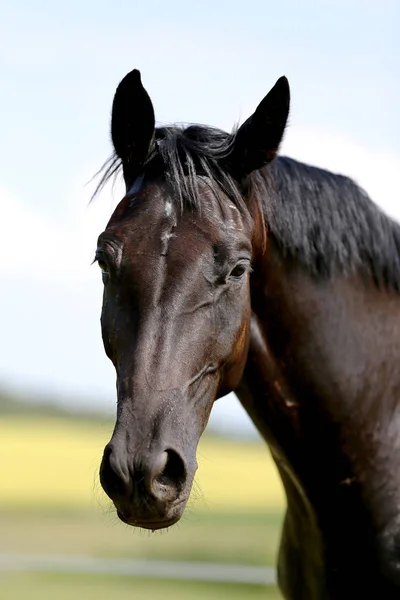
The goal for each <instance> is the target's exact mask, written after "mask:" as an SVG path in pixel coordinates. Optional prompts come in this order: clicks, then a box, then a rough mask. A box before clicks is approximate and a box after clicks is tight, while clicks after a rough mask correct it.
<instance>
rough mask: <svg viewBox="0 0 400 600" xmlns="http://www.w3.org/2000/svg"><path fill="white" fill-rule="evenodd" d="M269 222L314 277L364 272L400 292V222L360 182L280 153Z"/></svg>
mask: <svg viewBox="0 0 400 600" xmlns="http://www.w3.org/2000/svg"><path fill="white" fill-rule="evenodd" d="M270 168H271V172H272V180H273V187H272V189H271V187H270V188H269V193H268V194H267V198H266V199H265V201H264V212H265V220H266V222H267V224H268V227H269V228H270V231H271V233H272V235H273V237H274V239H275V241H276V243H277V245H278V247H279V248H280V250H281V252H282V253H283V254H284V255H285V254H286V255H290V256H292V257H294V258H297V259H299V260H300V261H301V262H302V264H303V265H305V266H306V268H307V269H308V270H310V271H311V272H312V273H313V274H314V275H317V276H318V275H319V276H327V277H329V276H332V275H333V274H334V273H335V272H336V273H337V272H341V273H345V274H347V273H352V272H353V273H354V272H355V271H361V272H363V273H364V274H366V275H369V276H370V277H372V279H373V281H374V282H375V284H376V285H378V287H389V288H392V289H395V290H397V291H400V226H399V225H398V224H397V223H396V222H395V221H392V220H391V219H390V218H389V217H388V216H387V215H386V214H385V213H384V212H383V211H382V210H381V209H380V208H379V207H378V206H377V205H376V204H374V202H373V201H372V200H371V199H370V198H369V197H368V195H367V194H366V192H364V190H362V189H361V188H360V187H359V186H358V185H357V184H356V183H354V181H352V180H351V179H349V178H348V177H344V176H342V175H336V174H333V173H330V172H328V171H325V170H323V169H319V168H317V167H311V166H309V165H306V164H304V163H300V162H297V161H295V160H292V159H290V158H286V157H279V158H277V159H276V160H275V161H274V163H273V164H272V165H271V167H270Z"/></svg>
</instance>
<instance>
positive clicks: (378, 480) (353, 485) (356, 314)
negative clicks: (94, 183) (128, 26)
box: [96, 71, 400, 600]
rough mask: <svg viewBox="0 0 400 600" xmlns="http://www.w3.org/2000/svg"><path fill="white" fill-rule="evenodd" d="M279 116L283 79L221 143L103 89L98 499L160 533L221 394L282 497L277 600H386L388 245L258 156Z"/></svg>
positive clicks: (373, 210)
mask: <svg viewBox="0 0 400 600" xmlns="http://www.w3.org/2000/svg"><path fill="white" fill-rule="evenodd" d="M288 111H289V86H288V82H287V80H286V78H284V77H282V78H281V79H279V80H278V82H277V83H276V85H275V86H274V87H273V88H272V90H271V91H270V92H269V94H268V95H267V96H266V97H265V98H264V100H263V101H262V102H261V104H260V105H259V106H258V108H257V110H256V111H255V113H254V114H253V115H252V116H251V117H250V118H249V119H248V120H247V121H246V122H245V123H244V124H243V125H242V126H241V127H240V128H239V129H238V130H237V131H236V132H235V133H234V134H231V135H230V134H226V133H224V132H222V131H219V130H217V129H212V128H209V127H201V126H190V127H187V128H186V129H184V128H177V127H171V128H155V120H154V112H153V107H152V103H151V100H150V98H149V96H148V95H147V93H146V91H145V90H144V88H143V86H142V83H141V79H140V74H139V72H138V71H132V72H131V73H129V74H128V75H127V76H126V77H125V78H124V79H123V81H122V82H121V83H120V85H119V86H118V88H117V91H116V94H115V98H114V103H113V110H112V127H111V133H112V141H113V145H114V149H115V155H114V157H113V159H112V160H111V162H110V163H109V166H108V168H107V170H106V172H105V175H104V177H103V182H104V181H105V180H107V179H108V178H109V177H110V176H111V175H112V174H113V173H114V172H116V170H117V169H118V168H119V167H120V166H121V168H122V170H123V175H124V179H125V183H126V189H127V194H126V196H125V198H123V200H122V201H121V202H120V204H119V205H118V207H117V208H116V210H115V212H114V214H113V215H112V217H111V220H110V222H109V223H108V225H107V228H106V230H105V231H104V233H102V234H101V235H100V237H99V241H98V248H97V253H96V259H97V261H98V263H99V265H100V268H101V270H102V275H103V281H104V301H103V311H102V318H101V322H102V333H103V340H104V347H105V350H106V353H107V355H108V356H109V358H110V359H111V360H112V362H113V364H114V366H115V369H116V373H117V391H118V409H117V420H116V425H115V429H114V433H113V435H112V438H111V441H110V442H109V444H107V446H106V448H105V451H104V457H103V461H102V465H101V472H100V475H101V483H102V485H103V487H104V489H105V491H106V492H107V494H108V495H109V496H110V498H111V499H112V500H113V502H114V504H115V506H116V509H117V511H118V515H119V517H120V518H121V519H122V520H123V521H124V522H125V523H128V524H130V525H134V526H138V527H145V528H148V529H153V530H154V529H159V528H163V527H167V526H169V525H172V524H173V523H175V522H176V521H178V519H179V518H180V517H181V515H182V513H183V511H184V508H185V505H186V502H187V500H188V497H189V493H190V490H191V485H192V482H193V477H194V475H195V471H196V447H197V444H198V441H199V438H200V436H201V434H202V432H203V430H204V428H205V426H206V423H207V420H208V417H209V414H210V411H211V409H212V406H213V403H214V401H215V400H216V398H218V397H220V396H222V395H224V394H227V393H228V392H230V391H232V390H234V391H235V392H236V394H237V395H238V396H239V398H240V400H241V402H242V404H243V406H244V407H245V409H246V410H247V412H248V413H249V415H250V417H251V418H252V420H253V421H254V423H255V424H256V426H257V428H258V430H259V431H260V433H261V434H262V436H263V437H264V438H265V440H266V441H267V442H268V444H269V447H270V449H271V452H272V455H273V457H274V459H275V461H276V464H277V467H278V470H279V473H280V475H281V478H282V481H283V484H284V487H285V491H286V496H287V505H288V507H287V513H286V519H285V524H284V528H283V535H282V542H281V548H280V554H279V565H278V573H279V583H280V587H281V589H282V591H283V594H284V596H285V598H287V599H289V598H290V599H305V600H324V599H328V598H329V599H333V598H334V599H340V600H344V599H350V598H351V599H356V598H357V599H358V598H360V599H363V600H364V599H365V598H367V597H371V598H372V597H374V598H380V599H383V598H384V599H389V598H399V597H400V473H399V469H400V461H399V457H400V428H399V424H400V421H399V420H398V419H399V402H398V400H399V398H400V369H399V361H398V358H399V352H400V297H399V290H400V228H399V226H398V225H397V224H395V223H394V222H392V221H391V220H390V219H389V218H388V217H386V216H385V215H384V214H383V213H382V212H381V211H380V210H379V209H378V208H377V207H376V206H375V205H374V204H373V203H372V201H371V200H370V199H369V198H368V197H367V196H366V194H365V193H364V192H363V191H361V190H360V189H359V188H358V187H357V186H356V185H355V184H354V183H353V182H352V181H350V180H349V179H347V178H345V177H342V176H339V175H333V174H331V173H329V172H326V171H323V170H320V169H316V168H313V167H310V166H307V165H305V164H301V163H299V162H296V161H294V160H291V159H289V158H283V157H276V153H277V150H278V147H279V144H280V141H281V139H282V135H283V133H284V129H285V124H286V120H287V116H288ZM260 476H262V474H260ZM235 485H239V486H240V485H241V483H240V473H238V474H237V481H236V482H232V494H234V493H235ZM248 492H249V494H251V490H249V491H248Z"/></svg>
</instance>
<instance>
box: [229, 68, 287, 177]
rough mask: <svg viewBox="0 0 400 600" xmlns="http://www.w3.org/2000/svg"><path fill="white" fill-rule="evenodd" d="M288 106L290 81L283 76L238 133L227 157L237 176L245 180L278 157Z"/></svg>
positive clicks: (232, 170) (231, 168) (233, 172)
mask: <svg viewBox="0 0 400 600" xmlns="http://www.w3.org/2000/svg"><path fill="white" fill-rule="evenodd" d="M289 106H290V88H289V82H288V80H287V79H286V77H280V78H279V79H278V81H277V82H276V84H275V85H274V87H273V88H272V89H271V91H270V92H269V93H268V94H267V95H266V96H265V98H264V99H263V100H262V101H261V102H260V104H259V105H258V107H257V109H256V111H255V112H254V114H253V115H252V116H251V117H249V118H248V119H247V121H245V122H244V123H243V125H242V126H241V127H240V128H239V129H238V131H237V133H236V136H235V138H234V140H233V147H232V151H231V153H230V154H229V156H228V157H227V158H228V163H229V168H230V170H231V172H232V174H233V175H234V176H235V177H237V178H238V179H242V178H243V177H245V176H246V175H249V174H250V173H251V172H252V171H255V170H257V169H260V168H261V167H263V166H264V165H266V164H268V163H269V162H271V160H273V158H275V155H276V153H277V151H278V148H279V144H280V143H281V141H282V138H283V133H284V131H285V127H286V122H287V118H288V115H289Z"/></svg>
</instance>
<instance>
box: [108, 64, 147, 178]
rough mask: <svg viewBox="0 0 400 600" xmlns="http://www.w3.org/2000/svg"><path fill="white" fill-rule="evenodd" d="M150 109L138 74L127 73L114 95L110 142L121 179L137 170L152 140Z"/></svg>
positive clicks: (134, 71) (136, 71)
mask: <svg viewBox="0 0 400 600" xmlns="http://www.w3.org/2000/svg"><path fill="white" fill-rule="evenodd" d="M154 127H155V118H154V109H153V104H152V102H151V100H150V96H149V95H148V93H147V92H146V90H145V89H144V87H143V85H142V81H141V78H140V71H138V70H137V69H134V70H133V71H131V72H130V73H128V74H127V75H126V76H125V77H124V78H123V80H122V81H121V83H120V84H119V86H118V87H117V90H116V92H115V96H114V101H113V106H112V116H111V139H112V142H113V145H114V149H115V152H116V154H117V155H118V156H119V158H120V159H121V160H122V165H123V169H124V175H125V179H127V177H128V178H130V177H131V176H132V174H133V173H134V172H137V171H138V170H140V168H141V166H142V165H143V163H144V161H145V160H146V157H147V155H148V152H149V149H150V146H151V144H152V142H153V138H154Z"/></svg>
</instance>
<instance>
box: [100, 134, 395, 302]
mask: <svg viewBox="0 0 400 600" xmlns="http://www.w3.org/2000/svg"><path fill="white" fill-rule="evenodd" d="M234 140H235V132H233V133H232V134H228V133H226V132H224V131H221V130H220V129H217V128H213V127H205V126H201V125H190V126H188V127H186V128H184V127H177V126H174V127H159V128H157V129H156V132H155V140H154V144H153V145H152V147H151V149H150V151H149V154H148V157H147V159H146V161H145V163H144V167H143V173H142V174H144V175H145V176H146V174H149V175H151V174H153V175H157V174H160V173H162V174H163V176H164V177H165V179H166V180H167V182H168V183H169V184H170V185H171V188H172V191H173V194H172V196H173V198H174V199H175V201H176V202H177V203H178V205H179V208H180V209H182V210H183V208H184V207H185V206H189V207H191V208H194V209H196V210H199V211H201V194H200V193H199V189H198V182H199V178H201V179H202V180H203V181H204V182H205V183H207V185H209V187H210V188H211V190H212V191H213V192H214V193H215V196H216V198H217V199H221V201H223V200H222V198H223V196H222V195H221V191H222V192H224V194H225V195H226V196H228V198H229V200H230V201H231V202H233V203H234V205H235V206H236V207H237V208H238V209H239V210H240V211H241V213H242V214H246V213H247V210H249V211H250V214H252V215H253V216H255V213H256V212H258V213H261V221H262V222H265V224H266V227H267V229H268V236H269V238H272V239H273V241H274V242H275V244H276V246H277V248H278V250H279V252H280V253H281V254H282V255H283V256H284V257H291V258H293V259H295V260H298V261H299V262H300V263H301V264H302V265H303V267H305V268H306V269H307V271H308V272H310V273H311V274H312V275H313V276H315V277H317V278H329V277H332V276H333V275H334V274H335V273H343V274H350V273H354V272H357V271H358V272H360V271H361V272H363V273H364V274H366V275H367V276H369V277H370V278H372V280H373V281H374V283H375V285H377V286H378V287H388V288H390V289H394V290H396V291H400V226H399V225H398V224H397V223H396V222H394V221H393V220H391V219H390V218H389V217H388V216H387V215H386V214H385V213H384V212H383V211H382V210H380V208H379V207H378V206H377V205H376V204H375V203H374V202H373V201H372V200H371V199H370V198H369V196H368V195H367V194H366V192H365V191H364V190H362V189H361V188H360V187H359V186H358V185H357V184H356V183H355V182H354V181H352V180H351V179H350V178H348V177H344V176H342V175H337V174H333V173H331V172H329V171H326V170H324V169H320V168H317V167H312V166H309V165H307V164H304V163H301V162H298V161H296V160H293V159H290V158H288V157H283V156H278V157H277V158H275V159H274V160H273V161H272V163H270V165H269V166H267V167H266V168H264V169H262V170H261V171H259V172H257V173H254V174H252V175H250V176H249V177H248V178H247V181H246V194H245V197H246V202H245V201H244V195H243V190H242V189H241V186H240V185H239V184H238V183H237V181H236V180H235V179H234V177H232V175H230V173H229V171H228V170H227V169H226V168H224V165H225V163H224V158H225V157H227V156H228V155H229V152H230V150H231V148H232V146H233V143H234ZM121 169H122V164H121V161H120V159H119V158H118V157H117V156H115V155H113V156H112V157H111V158H110V159H109V161H107V162H106V163H105V165H104V166H103V167H102V169H101V170H100V171H99V173H103V174H102V177H101V180H100V183H99V185H98V186H97V189H96V191H95V194H94V195H96V194H97V193H98V192H99V191H100V190H101V189H102V187H103V186H104V185H105V184H106V183H107V181H108V180H109V179H111V178H112V177H113V176H115V175H117V174H118V173H119V172H120V170H121Z"/></svg>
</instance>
